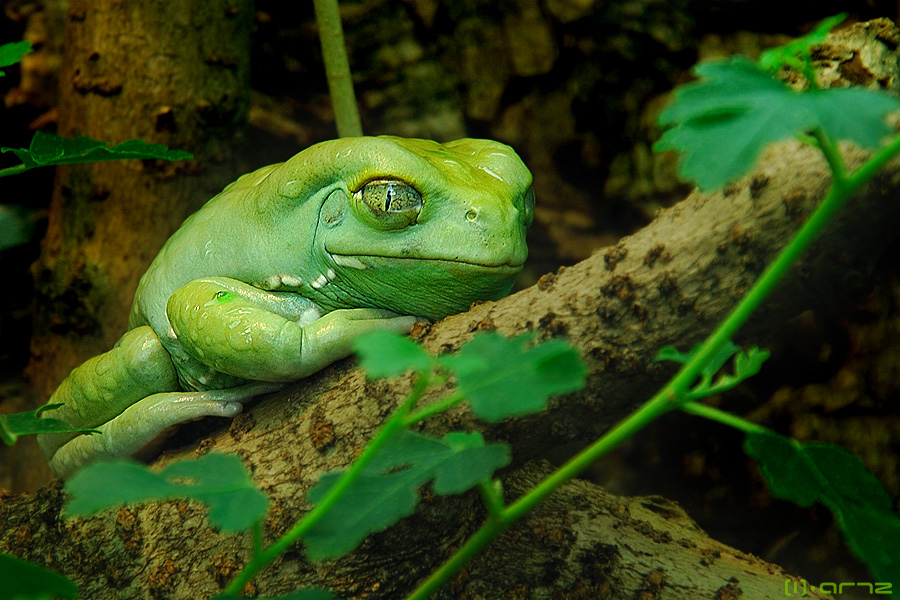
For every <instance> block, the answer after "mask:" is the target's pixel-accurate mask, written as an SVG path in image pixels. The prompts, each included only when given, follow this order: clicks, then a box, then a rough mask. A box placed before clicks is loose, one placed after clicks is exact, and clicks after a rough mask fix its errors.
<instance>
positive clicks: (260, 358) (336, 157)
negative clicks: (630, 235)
mask: <svg viewBox="0 0 900 600" xmlns="http://www.w3.org/2000/svg"><path fill="white" fill-rule="evenodd" d="M533 211H534V195H533V192H532V191H531V173H530V172H529V171H528V169H527V168H526V167H525V165H524V164H522V161H521V160H520V159H519V157H518V156H517V155H516V154H515V152H513V150H512V149H511V148H509V147H508V146H504V145H503V144H499V143H497V142H492V141H487V140H473V139H464V140H458V141H455V142H450V143H447V144H438V143H437V142H432V141H428V140H417V139H403V138H395V137H378V138H371V137H361V138H342V139H338V140H333V141H329V142H323V143H321V144H317V145H315V146H312V147H310V148H308V149H307V150H305V151H303V152H301V153H300V154H297V155H296V156H294V157H293V158H291V159H290V160H288V161H287V162H284V163H281V164H277V165H271V166H268V167H263V168H262V169H259V170H257V171H255V172H253V173H250V174H247V175H244V176H243V177H241V178H240V179H238V180H237V181H236V182H234V183H232V184H231V185H229V186H228V187H226V188H225V190H223V191H222V193H220V194H219V195H218V196H216V197H214V198H213V199H212V200H210V201H209V202H207V203H206V205H204V206H203V207H202V208H201V209H200V210H199V211H198V212H197V213H195V214H194V215H192V216H191V217H189V218H188V219H187V220H186V221H185V222H184V224H183V225H182V226H181V228H180V229H179V230H178V231H176V232H175V234H174V235H173V236H172V237H171V238H170V239H169V241H168V242H166V244H165V246H164V247H163V248H162V250H161V251H160V253H159V255H158V256H157V257H156V259H155V260H154V261H153V263H152V264H151V265H150V267H149V269H148V270H147V272H146V273H145V274H144V276H143V278H142V279H141V281H140V284H139V286H138V289H137V292H136V294H135V298H134V305H133V307H132V311H131V316H130V320H129V331H128V332H127V333H126V334H125V335H124V336H123V337H122V338H121V339H120V340H119V342H118V343H117V344H116V346H115V347H114V348H113V349H112V350H110V351H109V352H107V353H105V354H102V355H100V356H97V357H95V358H93V359H91V360H89V361H87V362H85V363H84V364H83V365H81V366H80V367H78V368H77V369H75V370H73V371H72V373H71V374H70V375H69V377H68V378H67V379H66V380H65V381H63V383H62V384H61V385H60V387H59V388H58V389H57V391H56V392H55V393H54V394H53V397H52V398H51V400H50V401H51V402H63V403H65V405H64V406H63V407H62V408H60V409H59V410H57V411H52V413H50V415H48V416H53V417H56V418H60V419H63V420H65V421H68V422H69V423H70V424H72V425H73V426H77V427H94V428H97V429H99V430H100V431H101V432H102V435H90V436H78V437H75V436H74V435H68V434H54V435H44V436H41V437H40V439H39V443H40V445H41V447H42V449H43V451H44V453H45V454H46V455H47V457H48V459H49V461H50V465H51V467H52V468H53V470H54V471H55V472H56V473H57V474H59V475H61V476H63V477H65V476H68V475H69V474H71V473H72V472H73V471H75V470H76V469H77V468H79V467H80V466H82V465H84V464H86V463H89V462H92V461H95V460H100V459H105V458H115V457H124V456H133V455H139V454H140V453H141V451H142V450H145V449H146V448H147V447H148V446H151V445H152V443H153V442H154V441H155V440H157V439H158V438H160V436H161V434H163V433H165V432H166V431H167V430H169V429H170V428H171V427H172V426H174V425H177V424H179V423H183V422H185V421H190V420H194V419H198V418H202V417H205V416H224V417H233V416H235V415H236V414H238V413H239V412H241V410H242V407H243V405H242V403H243V402H244V401H246V400H248V399H249V398H251V397H253V396H254V395H257V394H259V393H262V392H266V391H270V390H273V389H276V388H277V387H280V386H281V385H283V384H284V382H288V381H293V380H296V379H300V378H303V377H306V376H308V375H310V374H311V373H314V372H316V371H318V370H320V369H322V368H323V367H325V366H326V365H328V364H330V363H332V362H334V361H336V360H338V359H340V358H343V357H345V356H347V355H348V354H350V352H351V344H352V342H353V340H354V339H355V338H356V337H358V336H359V335H361V334H363V333H366V332H368V331H372V330H375V329H388V330H393V331H398V332H404V333H405V332H408V331H409V330H410V328H411V327H412V325H413V323H414V322H415V320H416V318H417V317H418V318H426V319H433V320H434V319H440V318H442V317H445V316H447V315H450V314H454V313H457V312H461V311H464V310H466V309H467V308H468V307H469V305H470V304H471V303H472V302H474V301H477V300H494V299H498V298H500V297H502V296H505V295H506V294H507V293H508V292H509V290H510V288H511V287H512V285H513V283H514V281H515V279H516V277H517V275H518V274H519V271H520V270H521V268H522V264H523V263H524V261H525V258H526V255H527V248H526V245H525V232H526V230H527V229H528V227H529V226H530V224H531V221H532V219H533Z"/></svg>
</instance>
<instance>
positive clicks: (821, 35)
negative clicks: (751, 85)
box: [759, 13, 847, 73]
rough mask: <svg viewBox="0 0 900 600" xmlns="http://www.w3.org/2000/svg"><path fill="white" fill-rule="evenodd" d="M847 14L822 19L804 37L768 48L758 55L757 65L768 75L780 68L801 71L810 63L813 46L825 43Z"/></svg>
mask: <svg viewBox="0 0 900 600" xmlns="http://www.w3.org/2000/svg"><path fill="white" fill-rule="evenodd" d="M846 18H847V13H840V14H838V15H834V16H833V17H828V18H826V19H823V20H822V21H821V22H820V23H819V24H818V25H816V27H815V28H814V29H813V30H812V31H810V32H809V33H807V34H806V35H804V36H802V37H799V38H797V39H795V40H791V41H790V42H788V43H787V44H785V45H783V46H777V47H775V48H769V49H768V50H764V51H763V52H761V53H760V55H759V64H760V66H761V67H762V68H764V69H766V70H767V71H769V72H770V73H777V72H778V71H780V70H781V67H782V66H788V67H794V68H799V69H803V68H805V67H806V65H807V63H809V61H810V52H811V50H812V49H813V47H814V46H819V45H821V44H822V43H824V42H825V38H826V37H828V33H829V32H830V31H831V30H832V29H834V28H835V27H837V26H838V25H840V24H841V23H843V22H844V19H846Z"/></svg>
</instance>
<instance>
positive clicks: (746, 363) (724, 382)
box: [655, 340, 769, 401]
mask: <svg viewBox="0 0 900 600" xmlns="http://www.w3.org/2000/svg"><path fill="white" fill-rule="evenodd" d="M699 348H700V346H699V344H698V345H696V346H694V347H693V348H691V351H690V352H688V353H683V352H679V351H678V350H677V349H675V348H674V347H672V346H666V347H664V348H662V349H661V350H660V351H659V352H658V353H657V354H656V358H655V360H657V361H664V360H671V361H673V362H677V363H679V364H682V365H684V364H687V363H688V362H689V361H690V360H691V359H693V358H694V355H695V354H696V353H697V350H698V349H699ZM729 358H731V359H732V365H733V369H734V373H733V374H732V373H719V371H720V370H721V369H722V367H724V366H725V363H726V362H728V359H729ZM767 358H769V351H768V350H760V349H759V348H757V347H756V346H753V347H751V348H749V349H747V350H741V349H740V348H739V347H738V346H736V345H735V344H734V343H733V342H731V340H729V341H727V342H725V343H724V344H723V345H722V347H721V348H720V349H719V351H718V352H716V354H715V355H713V357H712V358H711V359H710V360H709V361H707V363H706V364H705V365H703V366H702V368H701V369H700V377H699V379H698V381H697V383H695V384H694V386H693V387H691V389H690V390H689V391H688V392H687V393H686V394H685V397H684V398H683V400H685V401H696V400H700V399H702V398H706V397H707V396H712V395H714V394H720V393H722V392H724V391H727V390H730V389H731V388H733V387H735V386H737V385H738V384H739V383H740V382H742V381H744V380H745V379H747V378H749V377H752V376H753V375H756V374H757V373H759V371H760V369H761V368H762V365H763V363H764V362H765V361H766V359H767ZM716 373H719V376H718V377H717V378H716V379H715V381H713V377H714V376H715V375H716Z"/></svg>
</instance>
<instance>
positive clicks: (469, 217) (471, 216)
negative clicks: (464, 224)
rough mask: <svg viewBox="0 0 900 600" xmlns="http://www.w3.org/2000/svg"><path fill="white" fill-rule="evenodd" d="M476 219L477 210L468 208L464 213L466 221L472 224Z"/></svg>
mask: <svg viewBox="0 0 900 600" xmlns="http://www.w3.org/2000/svg"><path fill="white" fill-rule="evenodd" d="M477 218H478V209H477V208H470V209H469V210H468V211H466V221H468V222H469V223H472V222H474V221H475V219H477Z"/></svg>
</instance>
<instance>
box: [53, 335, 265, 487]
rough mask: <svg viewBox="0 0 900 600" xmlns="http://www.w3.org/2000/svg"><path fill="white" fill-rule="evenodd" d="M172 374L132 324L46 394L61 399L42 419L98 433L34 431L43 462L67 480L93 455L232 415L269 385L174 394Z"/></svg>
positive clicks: (164, 355) (156, 347)
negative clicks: (107, 348)
mask: <svg viewBox="0 0 900 600" xmlns="http://www.w3.org/2000/svg"><path fill="white" fill-rule="evenodd" d="M177 389H179V385H178V376H177V374H176V372H175V367H174V365H173V364H172V360H171V358H170V357H169V353H168V352H167V351H166V350H165V349H164V348H163V346H162V343H161V342H160V340H159V338H158V337H157V335H156V334H155V333H154V332H153V330H152V329H151V328H150V327H147V326H143V327H137V328H135V329H132V330H131V331H129V332H128V333H126V334H125V335H123V336H122V338H121V339H120V340H119V342H118V343H117V344H116V345H115V347H114V348H113V349H112V350H110V351H109V352H105V353H103V354H101V355H99V356H95V357H94V358H92V359H90V360H88V361H86V362H85V363H84V364H82V365H81V366H80V367H77V368H75V369H73V370H72V372H71V373H70V374H69V376H68V377H67V378H66V379H65V380H64V381H63V382H62V383H61V384H60V386H59V387H58V388H57V389H56V391H55V392H54V393H53V396H51V398H50V402H51V403H62V406H61V407H60V408H58V409H56V410H51V411H46V412H44V413H43V414H44V416H46V417H53V418H56V419H60V420H62V421H65V422H67V423H69V424H70V425H72V426H73V427H77V428H97V429H100V431H102V432H103V433H102V434H101V435H96V434H95V435H84V436H80V435H79V434H75V433H71V434H68V433H55V434H46V435H40V436H38V444H39V445H40V447H41V450H42V451H43V452H44V455H45V456H46V457H47V459H48V462H49V463H50V467H51V468H52V469H53V470H54V471H55V472H56V473H57V474H59V475H61V476H63V477H66V476H68V475H69V474H71V473H72V472H74V471H75V470H76V469H77V468H78V467H80V466H82V465H84V464H87V463H89V462H91V461H94V460H102V459H104V458H105V459H109V458H121V457H125V456H131V455H134V454H135V453H137V452H138V451H139V450H141V449H143V448H145V447H147V446H149V445H151V444H152V443H153V442H154V441H155V440H156V439H158V438H159V437H160V435H161V434H163V433H164V432H165V431H166V430H167V429H169V428H170V427H172V426H173V425H176V424H178V423H182V422H185V421H190V420H193V419H197V418H200V417H204V416H210V415H212V416H216V415H218V416H234V415H236V414H238V413H239V412H240V411H241V405H240V402H241V401H244V400H246V399H248V398H249V397H251V396H253V395H255V394H261V393H264V392H265V391H270V390H271V389H272V384H256V385H246V386H242V387H239V388H231V389H225V390H219V391H209V392H175V391H173V390H177Z"/></svg>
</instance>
